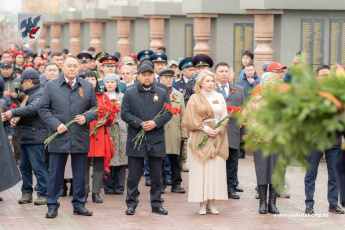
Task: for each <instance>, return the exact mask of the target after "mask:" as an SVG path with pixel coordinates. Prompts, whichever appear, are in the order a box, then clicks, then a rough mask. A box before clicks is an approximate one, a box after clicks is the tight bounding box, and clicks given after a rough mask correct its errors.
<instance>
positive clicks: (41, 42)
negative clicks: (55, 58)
mask: <svg viewBox="0 0 345 230" xmlns="http://www.w3.org/2000/svg"><path fill="white" fill-rule="evenodd" d="M46 30H47V25H43V29H42V35H41V37H40V39H39V40H38V42H37V46H38V49H43V50H44V47H45V46H46V45H47V41H46V37H47V31H46Z"/></svg>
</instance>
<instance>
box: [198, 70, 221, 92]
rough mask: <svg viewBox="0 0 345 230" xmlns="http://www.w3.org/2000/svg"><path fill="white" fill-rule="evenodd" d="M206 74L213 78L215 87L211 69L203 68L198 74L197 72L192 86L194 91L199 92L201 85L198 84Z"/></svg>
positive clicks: (214, 77)
mask: <svg viewBox="0 0 345 230" xmlns="http://www.w3.org/2000/svg"><path fill="white" fill-rule="evenodd" d="M206 76H212V77H213V79H214V88H213V89H215V88H216V76H215V75H214V73H212V72H211V71H209V70H203V71H201V72H200V73H199V74H198V77H197V78H196V83H195V87H194V91H195V93H200V91H201V88H202V87H201V86H200V83H201V82H202V81H203V79H204V78H205V77H206Z"/></svg>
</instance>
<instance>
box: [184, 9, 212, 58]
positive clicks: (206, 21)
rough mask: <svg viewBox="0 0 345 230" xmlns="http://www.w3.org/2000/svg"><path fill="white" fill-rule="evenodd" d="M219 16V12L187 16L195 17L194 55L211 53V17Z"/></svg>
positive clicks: (188, 16)
mask: <svg viewBox="0 0 345 230" xmlns="http://www.w3.org/2000/svg"><path fill="white" fill-rule="evenodd" d="M217 17H218V14H187V18H194V40H195V46H194V55H197V54H207V55H210V47H209V46H208V40H210V35H211V18H217Z"/></svg>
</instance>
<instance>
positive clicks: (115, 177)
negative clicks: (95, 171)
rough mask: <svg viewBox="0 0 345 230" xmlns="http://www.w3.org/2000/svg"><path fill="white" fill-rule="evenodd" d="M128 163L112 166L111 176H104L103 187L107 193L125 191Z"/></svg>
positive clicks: (121, 192)
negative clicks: (106, 177)
mask: <svg viewBox="0 0 345 230" xmlns="http://www.w3.org/2000/svg"><path fill="white" fill-rule="evenodd" d="M125 181H126V165H121V166H110V177H109V178H108V179H105V178H103V188H104V193H105V194H111V193H116V194H123V192H124V191H125Z"/></svg>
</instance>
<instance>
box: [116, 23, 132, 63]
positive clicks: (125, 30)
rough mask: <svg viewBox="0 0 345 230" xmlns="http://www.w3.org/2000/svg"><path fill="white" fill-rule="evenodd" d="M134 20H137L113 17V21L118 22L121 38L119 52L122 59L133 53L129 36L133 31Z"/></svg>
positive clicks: (118, 32) (118, 34) (118, 45)
mask: <svg viewBox="0 0 345 230" xmlns="http://www.w3.org/2000/svg"><path fill="white" fill-rule="evenodd" d="M134 19H135V18H127V17H113V20H117V36H118V37H119V40H118V42H117V51H118V52H119V53H120V54H121V57H125V56H127V55H128V54H130V52H131V51H130V50H131V44H130V42H129V35H130V31H131V20H134Z"/></svg>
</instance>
